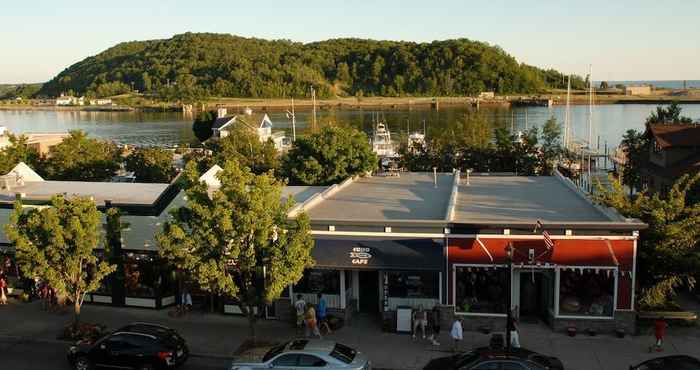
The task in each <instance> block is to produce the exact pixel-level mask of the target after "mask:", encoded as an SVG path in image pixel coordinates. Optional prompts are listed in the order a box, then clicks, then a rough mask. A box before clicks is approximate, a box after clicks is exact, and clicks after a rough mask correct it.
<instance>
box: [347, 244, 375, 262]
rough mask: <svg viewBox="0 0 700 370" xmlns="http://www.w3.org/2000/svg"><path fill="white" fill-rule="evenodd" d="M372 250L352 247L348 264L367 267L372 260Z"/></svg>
mask: <svg viewBox="0 0 700 370" xmlns="http://www.w3.org/2000/svg"><path fill="white" fill-rule="evenodd" d="M371 252H372V248H368V247H354V248H353V249H352V250H351V251H350V262H351V263H352V264H353V265H367V264H368V262H369V260H370V258H372V253H371Z"/></svg>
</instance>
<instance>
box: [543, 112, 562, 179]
mask: <svg viewBox="0 0 700 370" xmlns="http://www.w3.org/2000/svg"><path fill="white" fill-rule="evenodd" d="M560 139H561V127H560V126H559V124H558V123H557V119H556V118H554V116H552V117H550V118H549V119H548V120H547V122H545V123H544V126H542V150H541V152H542V164H541V168H542V174H543V175H551V174H552V173H553V172H554V166H555V164H556V160H557V158H559V156H560V155H561V153H562V148H561V142H560Z"/></svg>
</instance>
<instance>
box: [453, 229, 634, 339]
mask: <svg viewBox="0 0 700 370" xmlns="http://www.w3.org/2000/svg"><path fill="white" fill-rule="evenodd" d="M553 240H554V246H553V247H551V248H547V246H546V244H545V243H544V241H543V239H542V237H541V236H533V237H521V238H518V237H509V236H505V235H504V236H500V235H483V236H479V237H478V238H450V239H449V242H448V243H449V244H448V248H447V255H448V257H447V259H448V270H449V271H450V274H451V279H450V281H449V287H448V291H449V292H450V295H449V297H448V304H450V305H452V306H454V312H455V314H456V315H463V316H465V317H482V318H483V317H491V318H502V317H505V316H506V310H507V294H508V292H507V289H508V285H509V281H508V280H509V279H510V286H511V291H510V294H511V309H512V310H513V313H514V315H515V316H516V317H521V318H523V319H524V320H530V319H532V320H538V321H542V322H546V323H548V324H550V325H552V326H554V327H560V326H562V325H570V324H571V322H576V321H580V320H584V321H585V320H597V321H611V322H614V321H615V320H617V318H618V316H620V317H622V316H626V312H629V311H631V310H632V309H633V307H632V302H633V296H632V295H633V291H632V286H633V281H634V280H633V279H634V273H633V270H634V268H633V265H634V248H635V238H634V237H614V236H609V237H607V238H603V237H601V238H597V237H565V236H562V237H561V238H556V237H555V238H553ZM509 246H512V254H511V255H512V264H511V265H510V268H509V264H508V258H507V250H508V248H509ZM479 322H482V323H483V322H484V321H483V320H481V321H479ZM611 325H614V324H611Z"/></svg>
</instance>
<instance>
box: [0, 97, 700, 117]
mask: <svg viewBox="0 0 700 370" xmlns="http://www.w3.org/2000/svg"><path fill="white" fill-rule="evenodd" d="M521 99H522V100H537V101H547V100H549V99H551V100H552V104H553V105H555V106H563V105H566V96H565V95H560V94H548V95H536V96H534V95H533V96H498V97H496V98H493V99H477V98H472V97H437V98H433V97H367V98H357V97H352V98H336V99H325V100H317V101H316V106H317V109H320V110H328V109H341V110H362V109H408V110H410V109H413V108H417V109H425V108H433V109H436V108H437V109H439V108H440V107H458V106H469V107H496V108H498V107H502V108H510V107H515V104H517V102H518V101H520V100H521ZM674 101H676V102H678V103H679V104H700V95H693V96H661V95H652V96H648V97H639V96H624V95H596V97H595V105H609V104H650V105H658V104H669V103H671V102H674ZM436 102H437V107H436ZM514 103H515V104H514ZM312 104H313V103H312V101H311V100H310V99H304V100H296V99H295V100H294V108H295V110H299V111H308V110H311V109H312ZM570 104H571V105H587V104H588V96H586V95H579V94H576V95H573V96H572V97H571V102H570ZM221 106H223V107H226V108H230V109H243V108H246V107H250V108H258V109H261V110H263V111H285V110H287V109H289V108H290V106H291V99H254V98H212V99H209V100H208V101H207V102H205V103H198V104H193V105H192V108H193V110H194V111H199V110H201V109H202V108H204V109H207V110H211V109H216V108H217V107H221ZM524 106H537V105H536V104H532V105H528V104H526V105H524ZM543 106H546V105H543ZM0 110H2V111H66V112H118V113H121V112H143V113H157V112H181V111H182V108H181V105H179V104H177V103H160V104H148V105H140V106H116V107H99V106H97V107H96V106H90V107H85V106H55V105H40V104H0Z"/></svg>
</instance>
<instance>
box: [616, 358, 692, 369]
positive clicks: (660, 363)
mask: <svg viewBox="0 0 700 370" xmlns="http://www.w3.org/2000/svg"><path fill="white" fill-rule="evenodd" d="M630 370H700V360H698V359H697V358H694V357H690V356H684V355H675V356H664V357H657V358H652V359H651V360H646V361H644V362H642V363H641V364H638V365H637V366H630Z"/></svg>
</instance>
